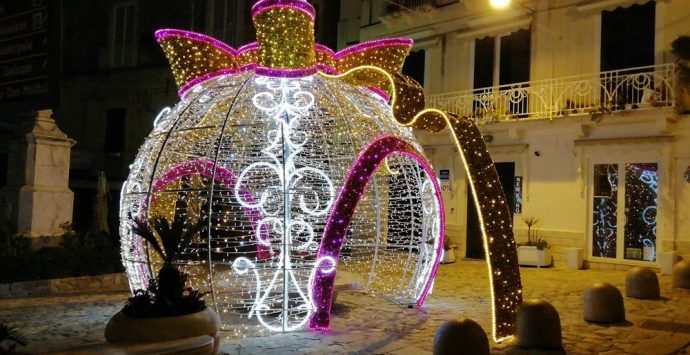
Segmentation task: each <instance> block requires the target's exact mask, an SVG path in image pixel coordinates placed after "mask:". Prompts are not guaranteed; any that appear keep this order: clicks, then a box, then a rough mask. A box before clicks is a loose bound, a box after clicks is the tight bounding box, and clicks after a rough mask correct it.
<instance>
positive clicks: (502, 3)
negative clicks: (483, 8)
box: [489, 0, 510, 9]
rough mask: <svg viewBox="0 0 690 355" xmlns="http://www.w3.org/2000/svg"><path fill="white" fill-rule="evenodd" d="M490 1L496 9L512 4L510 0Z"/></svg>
mask: <svg viewBox="0 0 690 355" xmlns="http://www.w3.org/2000/svg"><path fill="white" fill-rule="evenodd" d="M489 3H490V4H491V6H493V7H494V8H496V9H505V8H506V7H508V6H510V0H489Z"/></svg>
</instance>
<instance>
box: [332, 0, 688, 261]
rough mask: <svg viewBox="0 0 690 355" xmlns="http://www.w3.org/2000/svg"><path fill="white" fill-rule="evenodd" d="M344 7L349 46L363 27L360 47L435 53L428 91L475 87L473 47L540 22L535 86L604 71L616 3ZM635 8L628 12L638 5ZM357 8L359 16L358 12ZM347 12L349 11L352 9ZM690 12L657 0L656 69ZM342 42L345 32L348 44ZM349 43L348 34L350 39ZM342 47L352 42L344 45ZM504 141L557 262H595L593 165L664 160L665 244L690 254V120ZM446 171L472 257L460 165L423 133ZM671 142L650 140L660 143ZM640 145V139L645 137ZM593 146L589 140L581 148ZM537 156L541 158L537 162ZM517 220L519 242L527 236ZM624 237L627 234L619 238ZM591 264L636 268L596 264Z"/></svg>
mask: <svg viewBox="0 0 690 355" xmlns="http://www.w3.org/2000/svg"><path fill="white" fill-rule="evenodd" d="M369 1H373V2H374V3H376V1H377V0H365V1H347V0H345V1H343V2H342V5H341V7H342V9H341V14H345V15H344V16H346V17H347V19H346V20H347V21H345V20H341V29H343V28H346V30H345V31H346V32H347V36H346V37H347V40H348V41H352V38H353V36H352V33H353V32H354V31H355V30H354V27H353V26H355V23H356V21H354V20H353V19H359V26H360V28H359V39H360V40H362V41H363V40H369V39H374V38H380V37H390V36H410V37H412V38H413V39H415V41H416V43H418V46H419V45H420V43H421V45H423V46H425V49H426V50H427V60H426V68H425V74H426V75H425V83H423V84H424V88H425V91H426V92H427V94H435V93H447V92H454V91H460V90H467V89H472V83H473V77H472V76H473V74H472V73H473V66H474V39H475V38H481V37H484V36H487V35H489V36H494V35H500V34H507V33H510V32H511V31H513V30H517V29H519V23H521V21H523V20H524V19H531V20H529V21H531V22H530V28H531V33H532V38H531V63H530V64H531V73H530V78H531V80H532V81H535V80H543V79H551V78H558V77H564V76H570V75H579V74H590V73H597V72H599V68H600V65H599V63H600V45H601V38H600V36H601V12H602V11H604V10H611V9H613V8H615V6H616V5H620V4H621V3H619V4H614V5H611V4H610V2H605V1H581V0H538V1H530V2H526V5H528V6H529V7H531V8H532V9H534V10H536V11H534V12H530V11H528V10H527V9H523V8H520V7H516V8H514V9H513V10H509V11H506V12H503V13H501V12H499V11H497V10H494V9H491V8H490V7H488V5H487V3H488V1H484V0H467V1H462V2H461V3H459V4H454V5H450V6H445V7H441V8H437V9H433V10H416V11H412V12H404V13H401V14H398V15H385V16H379V17H378V18H377V17H376V16H375V14H373V13H371V11H370V2H369ZM635 2H636V1H632V0H631V1H628V2H627V3H625V2H624V3H623V5H626V6H628V5H631V4H633V3H635ZM353 6H354V7H357V8H358V9H359V10H360V11H359V18H357V14H358V12H357V11H354V10H353V9H352V7H353ZM343 9H344V10H347V11H343ZM689 17H690V6H688V3H687V2H686V1H681V0H670V1H658V2H657V5H656V28H657V32H656V37H655V47H656V50H655V62H656V64H663V63H672V62H673V61H674V58H673V56H672V55H671V54H670V43H671V42H672V41H673V40H674V39H675V38H677V37H678V36H679V35H683V34H685V35H690V24H689V22H688V21H687V19H688V18H689ZM343 36H344V35H343V34H342V33H341V37H343ZM343 38H344V37H343ZM340 43H344V42H340ZM481 129H482V131H483V133H484V134H490V135H492V136H493V138H494V140H493V142H492V143H490V144H489V146H490V150H491V152H492V156H493V158H494V160H495V161H496V162H511V161H512V162H515V163H516V175H519V176H523V178H524V181H523V213H522V216H534V217H536V218H539V219H540V223H539V225H538V226H537V228H538V229H539V231H540V233H541V236H542V237H544V238H546V239H547V240H548V241H549V242H550V243H551V244H552V245H553V248H552V252H553V255H554V258H555V260H556V265H563V264H564V260H565V248H567V247H582V248H585V258H588V255H589V254H590V250H589V245H590V243H591V241H590V239H589V238H590V237H589V234H590V233H591V231H590V224H591V221H590V219H591V217H590V215H591V209H590V206H589V203H590V202H589V201H590V197H589V196H590V195H591V177H590V175H591V171H590V167H591V164H593V162H594V161H596V160H601V159H609V158H610V159H614V158H617V159H618V158H619V159H627V160H632V161H640V162H641V161H650V160H655V161H657V162H658V163H659V169H660V178H659V201H658V213H659V216H658V230H657V245H658V249H659V250H660V251H661V250H677V251H679V252H680V253H681V254H684V255H686V256H690V183H688V182H685V181H684V179H683V173H684V171H685V169H686V167H687V166H688V165H690V118H689V117H687V116H678V115H676V114H675V113H674V112H673V111H672V110H671V109H669V108H663V109H658V110H648V111H645V112H634V111H633V112H624V113H615V114H610V115H604V117H603V119H602V121H601V122H599V123H594V122H592V121H590V120H589V116H581V117H569V118H560V119H556V120H554V121H553V122H551V121H549V120H538V121H529V122H525V121H523V122H507V123H506V122H504V123H498V124H489V125H485V126H482V127H481ZM419 135H420V137H421V140H422V141H423V142H424V144H425V148H426V152H427V155H428V156H429V157H430V159H431V160H432V163H433V165H434V167H435V168H436V169H446V168H447V169H451V170H452V174H451V176H452V178H453V181H452V182H451V183H450V185H452V191H444V193H443V195H444V200H445V202H446V221H447V223H448V226H447V231H448V235H449V236H450V238H451V240H453V242H454V243H456V244H458V245H459V246H460V255H464V249H465V246H464V245H465V229H466V207H465V206H466V199H467V188H466V181H465V178H464V173H463V169H462V162H461V161H459V157H458V155H457V154H456V153H455V152H454V149H455V147H454V146H453V144H452V141H451V140H450V138H449V137H448V135H447V132H446V131H444V132H442V133H441V134H438V135H429V134H425V133H421V132H420V133H419ZM661 136H668V137H670V138H668V139H641V138H640V137H661ZM636 137H637V138H636ZM584 140H588V141H589V142H584V143H583V142H579V141H584ZM535 151H539V152H540V156H539V157H537V156H535V155H534V152H535ZM520 217H521V216H517V215H516V219H515V220H516V223H515V224H516V225H515V232H516V236H517V238H518V240H521V239H522V238H524V237H525V233H526V229H525V226H524V224H523V223H522V222H521V221H520ZM619 237H622V236H619ZM590 265H591V266H592V267H601V268H616V267H619V268H620V267H627V266H626V265H622V264H621V263H618V264H607V263H596V262H594V261H592V262H591V263H590Z"/></svg>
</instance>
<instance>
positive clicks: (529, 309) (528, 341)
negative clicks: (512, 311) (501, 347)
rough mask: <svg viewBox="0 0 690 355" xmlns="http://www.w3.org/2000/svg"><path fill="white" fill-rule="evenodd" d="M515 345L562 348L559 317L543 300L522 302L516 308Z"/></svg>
mask: <svg viewBox="0 0 690 355" xmlns="http://www.w3.org/2000/svg"><path fill="white" fill-rule="evenodd" d="M516 330H517V345H518V346H519V347H521V348H531V349H562V348H563V342H562V339H563V338H562V335H561V318H560V317H559V316H558V311H557V310H556V308H555V307H554V306H552V305H551V303H549V302H546V301H544V300H538V299H535V300H528V301H524V302H522V304H521V305H520V307H518V310H517V320H516Z"/></svg>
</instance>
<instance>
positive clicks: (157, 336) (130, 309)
mask: <svg viewBox="0 0 690 355" xmlns="http://www.w3.org/2000/svg"><path fill="white" fill-rule="evenodd" d="M133 223H134V228H133V231H134V233H136V234H137V235H139V236H140V237H141V238H142V239H144V240H146V241H147V242H148V245H149V247H150V248H151V250H153V251H155V253H156V254H157V255H158V256H159V257H160V259H161V260H162V262H163V265H162V266H161V268H160V269H159V270H158V275H157V276H156V277H155V278H153V279H151V280H149V285H148V287H147V288H146V290H136V291H134V296H133V297H130V298H129V300H128V301H127V304H126V305H125V307H124V308H123V309H122V311H120V312H119V313H117V314H116V315H115V316H114V317H113V318H111V320H110V322H109V323H108V325H107V327H106V329H105V338H106V339H107V340H108V341H109V342H113V343H155V342H162V341H168V340H175V339H182V338H189V337H195V336H200V335H211V336H213V338H214V353H217V352H218V346H219V337H218V331H219V330H220V319H219V318H218V315H217V314H216V313H215V312H214V311H212V310H211V309H209V308H208V307H206V304H205V302H204V300H203V296H204V295H205V294H206V293H203V292H200V291H199V290H195V289H192V288H191V287H186V283H187V278H188V275H187V274H186V273H185V272H183V271H181V270H180V269H179V268H178V267H177V265H176V262H177V258H178V256H179V255H180V252H181V251H182V250H183V249H184V247H186V246H188V245H190V244H191V243H192V238H193V237H194V235H195V234H197V233H198V232H199V230H200V229H201V227H202V226H201V224H195V225H190V224H187V223H186V221H185V220H183V219H175V220H173V223H172V224H171V223H169V222H168V221H167V220H166V219H165V218H161V217H157V218H153V219H151V220H150V221H149V223H148V224H147V223H144V222H141V221H137V220H133ZM159 240H160V242H159Z"/></svg>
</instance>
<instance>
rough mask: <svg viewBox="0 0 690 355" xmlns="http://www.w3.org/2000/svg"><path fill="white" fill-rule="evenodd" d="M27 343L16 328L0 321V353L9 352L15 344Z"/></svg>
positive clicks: (24, 344) (22, 344)
mask: <svg viewBox="0 0 690 355" xmlns="http://www.w3.org/2000/svg"><path fill="white" fill-rule="evenodd" d="M28 343H29V341H28V340H26V338H25V337H24V336H23V335H22V334H21V333H19V331H18V330H17V328H15V327H11V326H8V325H5V324H2V323H0V354H11V353H13V352H14V350H15V349H16V348H17V345H21V346H26V345H27V344H28ZM3 345H4V346H5V347H3Z"/></svg>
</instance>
